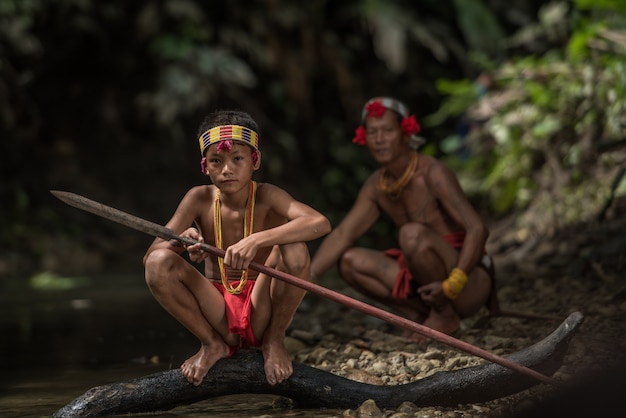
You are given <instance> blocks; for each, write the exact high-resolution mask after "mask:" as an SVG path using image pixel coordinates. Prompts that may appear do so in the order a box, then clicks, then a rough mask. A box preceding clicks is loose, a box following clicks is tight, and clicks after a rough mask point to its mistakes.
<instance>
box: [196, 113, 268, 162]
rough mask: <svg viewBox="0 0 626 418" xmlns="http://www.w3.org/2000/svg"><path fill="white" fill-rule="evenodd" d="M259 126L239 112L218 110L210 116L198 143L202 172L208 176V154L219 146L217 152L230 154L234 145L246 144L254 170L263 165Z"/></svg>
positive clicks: (200, 133)
mask: <svg viewBox="0 0 626 418" xmlns="http://www.w3.org/2000/svg"><path fill="white" fill-rule="evenodd" d="M258 129H259V128H258V125H257V123H256V122H255V121H254V119H252V117H251V116H250V115H249V114H248V113H246V112H241V111H237V110H218V111H216V112H213V113H211V114H209V115H208V116H207V117H206V118H205V119H204V121H203V122H202V124H201V125H200V129H199V130H198V142H199V144H200V153H201V154H202V161H201V166H202V172H203V173H204V174H206V158H205V156H206V152H207V150H208V149H209V148H210V147H211V146H217V152H218V153H220V152H221V151H224V150H225V151H226V152H230V150H231V149H232V147H233V145H234V144H245V145H247V146H248V147H250V149H251V153H252V163H253V164H254V168H255V169H257V168H259V165H260V164H261V151H259V134H258Z"/></svg>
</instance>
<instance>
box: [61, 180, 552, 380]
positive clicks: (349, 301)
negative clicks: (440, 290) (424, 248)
mask: <svg viewBox="0 0 626 418" xmlns="http://www.w3.org/2000/svg"><path fill="white" fill-rule="evenodd" d="M50 192H51V193H52V194H53V195H54V196H56V197H57V198H59V199H60V200H62V201H63V202H65V203H67V204H68V205H70V206H73V207H75V208H78V209H82V210H85V211H87V212H91V213H93V214H95V215H98V216H100V217H103V218H106V219H109V220H111V221H114V222H117V223H120V224H122V225H126V226H128V227H130V228H133V229H136V230H138V231H141V232H145V233H147V234H150V235H152V236H155V237H159V238H163V239H167V240H172V239H173V240H176V241H178V242H180V243H182V244H186V245H193V244H197V243H198V241H196V240H194V239H191V238H188V237H181V236H179V235H177V234H175V233H174V232H173V231H172V230H171V229H169V228H166V227H165V226H162V225H159V224H156V223H154V222H150V221H147V220H145V219H142V218H139V217H137V216H134V215H131V214H129V213H126V212H123V211H121V210H119V209H115V208H112V207H110V206H106V205H103V204H102V203H98V202H96V201H94V200H91V199H88V198H86V197H83V196H80V195H77V194H75V193H71V192H64V191H58V190H51V191H50ZM202 249H203V250H205V251H207V252H208V253H210V254H213V255H214V256H216V257H222V258H223V257H224V250H221V249H219V248H216V247H213V246H211V245H208V244H206V243H202ZM250 268H251V269H253V270H256V271H258V272H260V273H265V274H267V275H268V276H271V277H275V278H277V279H279V280H282V281H284V282H287V283H289V284H292V285H294V286H297V287H300V288H302V289H304V290H307V291H309V292H312V293H316V294H318V295H320V296H323V297H325V298H327V299H330V300H333V301H335V302H337V303H340V304H342V305H346V306H349V307H350V308H353V309H356V310H358V311H361V312H363V313H366V314H368V315H371V316H374V317H376V318H379V319H382V320H384V321H386V322H389V323H391V324H394V325H397V326H399V327H402V328H406V329H408V330H410V331H413V332H417V333H419V334H422V335H425V336H426V337H429V338H432V339H433V340H435V341H439V342H441V343H443V344H446V345H449V346H451V347H454V348H457V349H459V350H461V351H465V352H467V353H469V354H472V355H475V356H477V357H481V358H483V359H485V360H489V361H491V362H492V363H496V364H499V365H501V366H504V367H507V368H509V369H511V370H515V371H517V372H519V373H522V374H525V375H527V376H531V377H533V378H535V379H538V380H540V381H541V382H544V383H549V384H552V385H555V384H557V383H558V381H557V380H555V379H553V378H551V377H549V376H546V375H544V374H541V373H539V372H537V371H536V370H533V369H531V368H529V367H526V366H523V365H521V364H519V363H515V362H514V361H511V360H509V359H506V358H504V357H500V356H498V355H496V354H493V353H491V352H489V351H486V350H483V349H482V348H479V347H476V346H474V345H472V344H469V343H467V342H465V341H462V340H459V339H457V338H454V337H451V336H450V335H447V334H444V333H442V332H439V331H436V330H434V329H432V328H429V327H427V326H425V325H422V324H418V323H417V322H414V321H411V320H408V319H406V318H403V317H401V316H398V315H395V314H393V313H390V312H387V311H385V310H383V309H380V308H377V307H375V306H372V305H369V304H367V303H365V302H361V301H359V300H357V299H354V298H351V297H349V296H346V295H343V294H341V293H338V292H335V291H334V290H330V289H327V288H325V287H323V286H320V285H317V284H315V283H311V282H309V281H306V280H304V279H301V278H298V277H295V276H292V275H290V274H287V273H285V272H282V271H278V270H276V269H273V268H271V267H267V266H265V265H262V264H259V263H256V262H252V263H250Z"/></svg>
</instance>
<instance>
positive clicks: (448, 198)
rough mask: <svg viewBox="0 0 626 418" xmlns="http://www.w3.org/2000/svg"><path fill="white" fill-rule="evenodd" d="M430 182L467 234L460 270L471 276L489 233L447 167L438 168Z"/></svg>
mask: <svg viewBox="0 0 626 418" xmlns="http://www.w3.org/2000/svg"><path fill="white" fill-rule="evenodd" d="M428 181H429V184H430V189H431V191H432V193H433V195H435V197H436V198H437V199H438V200H439V202H440V203H441V205H442V208H443V210H445V211H446V213H447V214H448V216H450V217H451V218H452V219H453V220H454V221H455V222H456V223H457V224H458V225H461V226H462V227H463V229H464V230H465V240H464V242H463V247H462V248H461V251H460V253H459V259H458V261H457V266H456V267H458V268H459V269H461V270H463V272H465V273H466V274H469V273H470V271H471V270H472V269H473V268H474V267H475V266H476V264H478V262H479V261H480V259H481V258H482V256H483V251H484V249H485V244H486V242H487V238H488V237H489V230H488V228H487V226H486V225H485V223H484V221H483V219H482V218H481V216H480V215H479V214H478V212H477V211H476V209H474V207H473V206H472V204H471V203H470V201H469V199H468V198H467V195H466V194H465V192H464V191H463V189H462V188H461V185H460V184H459V181H458V179H457V177H456V175H455V174H454V173H453V172H452V170H451V169H450V168H448V167H447V166H445V165H443V163H441V164H439V165H437V166H436V167H435V168H434V169H433V172H432V174H431V176H430V178H429V180H428Z"/></svg>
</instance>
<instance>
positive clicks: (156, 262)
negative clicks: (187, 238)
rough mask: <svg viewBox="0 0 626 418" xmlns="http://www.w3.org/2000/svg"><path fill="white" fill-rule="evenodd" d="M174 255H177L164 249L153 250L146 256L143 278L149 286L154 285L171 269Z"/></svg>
mask: <svg viewBox="0 0 626 418" xmlns="http://www.w3.org/2000/svg"><path fill="white" fill-rule="evenodd" d="M175 256H177V255H176V253H174V252H172V251H170V250H166V249H157V250H154V251H152V252H151V253H150V254H148V255H147V256H146V259H145V262H144V267H145V279H146V283H147V284H148V286H149V287H153V286H154V285H156V284H157V283H158V282H159V280H160V279H161V278H162V277H165V276H167V275H168V274H169V273H170V272H171V271H172V269H173V268H174V263H175V261H174V257H175Z"/></svg>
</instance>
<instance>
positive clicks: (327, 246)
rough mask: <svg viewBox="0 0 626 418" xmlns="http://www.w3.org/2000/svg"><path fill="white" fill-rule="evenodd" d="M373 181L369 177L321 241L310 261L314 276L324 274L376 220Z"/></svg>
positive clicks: (377, 212)
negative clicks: (344, 214) (343, 215)
mask: <svg viewBox="0 0 626 418" xmlns="http://www.w3.org/2000/svg"><path fill="white" fill-rule="evenodd" d="M373 187H375V186H374V183H373V181H372V179H371V178H370V179H369V180H368V181H367V182H366V183H365V184H364V185H363V187H362V188H361V190H360V191H359V194H358V196H357V199H356V201H355V203H354V205H353V206H352V208H351V209H350V211H349V212H348V214H347V215H346V216H345V217H344V218H343V220H342V221H341V223H340V224H339V225H338V226H337V227H336V228H335V229H334V230H333V231H332V232H331V233H330V234H329V235H328V236H327V237H326V238H324V240H323V241H322V243H321V244H320V247H319V248H318V249H317V251H316V252H315V255H314V256H313V259H312V261H311V273H312V275H313V277H314V278H317V277H319V276H321V275H322V274H324V273H325V272H326V271H328V269H330V268H331V267H332V266H333V265H335V264H336V263H337V260H339V257H341V255H342V254H343V253H344V252H345V251H346V250H347V249H348V248H350V247H351V246H352V244H353V243H354V241H356V240H357V239H358V238H359V237H361V236H362V235H363V234H364V233H365V232H366V231H367V230H368V229H369V228H371V226H372V225H373V224H374V222H376V219H378V216H379V215H380V209H379V207H378V205H377V204H376V201H375V200H374V189H373Z"/></svg>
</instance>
